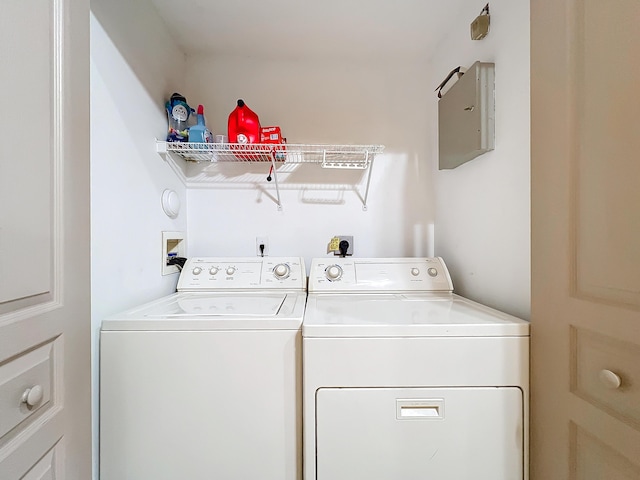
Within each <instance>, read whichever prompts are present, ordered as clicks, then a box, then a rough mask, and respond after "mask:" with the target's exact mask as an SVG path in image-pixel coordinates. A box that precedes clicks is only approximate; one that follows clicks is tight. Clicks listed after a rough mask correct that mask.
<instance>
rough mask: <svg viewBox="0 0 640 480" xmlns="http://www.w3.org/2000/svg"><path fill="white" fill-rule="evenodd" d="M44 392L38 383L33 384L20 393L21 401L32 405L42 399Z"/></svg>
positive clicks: (29, 405)
mask: <svg viewBox="0 0 640 480" xmlns="http://www.w3.org/2000/svg"><path fill="white" fill-rule="evenodd" d="M43 396H44V392H43V390H42V387H41V386H40V385H34V386H33V387H31V388H27V389H26V390H25V391H24V393H23V394H22V399H21V402H22V403H26V404H27V406H28V407H34V406H36V405H37V404H38V403H40V401H41V400H42V397H43Z"/></svg>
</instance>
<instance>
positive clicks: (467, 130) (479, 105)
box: [438, 62, 495, 170]
mask: <svg viewBox="0 0 640 480" xmlns="http://www.w3.org/2000/svg"><path fill="white" fill-rule="evenodd" d="M494 72H495V64H493V63H484V62H476V63H474V64H473V65H472V66H471V67H470V68H469V69H468V70H467V71H466V72H465V73H464V75H462V77H460V78H459V80H458V81H457V82H456V83H455V84H454V85H453V86H452V87H451V88H450V89H449V90H448V91H447V92H446V93H445V94H444V95H443V96H442V98H441V99H440V100H439V102H438V146H439V169H440V170H445V169H451V168H456V167H458V166H460V165H462V164H463V163H466V162H468V161H469V160H472V159H474V158H476V157H477V156H478V155H482V154H483V153H485V152H488V151H490V150H493V149H494V148H495V94H494V91H495V82H494V76H495V73H494Z"/></svg>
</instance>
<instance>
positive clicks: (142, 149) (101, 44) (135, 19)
mask: <svg viewBox="0 0 640 480" xmlns="http://www.w3.org/2000/svg"><path fill="white" fill-rule="evenodd" d="M91 8H92V17H91V218H92V221H91V254H92V261H91V268H92V276H91V281H92V287H91V292H92V294H91V297H92V298H91V300H92V302H91V303H92V315H91V316H92V320H91V321H92V332H93V347H94V348H93V362H92V363H93V367H92V368H93V397H94V400H93V406H94V415H93V429H94V478H98V477H97V466H98V451H97V448H98V444H97V439H98V416H97V408H98V384H99V369H98V358H99V357H98V355H99V329H100V324H101V321H102V319H103V318H104V317H105V316H108V315H109V314H112V313H115V312H117V311H120V310H123V309H125V308H128V307H131V306H134V305H136V304H139V303H142V302H145V301H148V300H151V299H154V298H158V297H160V296H162V295H165V294H168V293H171V292H173V291H175V285H176V282H177V275H175V274H174V275H171V276H165V277H163V276H162V275H161V260H160V259H161V232H162V231H163V230H179V231H185V229H186V216H187V215H186V209H185V208H184V206H185V203H186V195H185V189H184V187H183V186H182V185H181V184H180V182H179V181H178V180H177V178H176V176H175V175H174V174H173V172H172V171H171V169H170V168H169V167H168V165H167V164H166V163H165V162H164V161H163V159H162V158H161V157H160V156H159V155H158V154H157V153H156V152H155V142H154V138H155V137H158V138H164V135H165V132H166V123H167V122H166V116H165V114H164V111H163V107H162V106H163V103H164V100H165V99H166V98H167V97H168V96H169V95H170V94H171V93H172V91H173V89H176V88H179V87H180V85H181V84H182V81H181V78H180V76H179V73H180V72H181V69H182V66H183V65H184V56H183V55H182V54H181V53H180V52H179V50H178V49H177V48H176V47H175V46H174V44H173V42H172V40H171V38H169V37H168V36H167V35H166V34H165V31H164V26H163V24H162V22H161V21H160V19H159V18H158V17H156V16H154V10H153V8H151V7H150V6H149V5H148V4H147V2H146V1H142V0H136V1H135V2H127V1H125V0H118V1H114V0H103V1H102V0H101V1H95V0H94V1H92V3H91ZM169 60H170V61H171V62H172V68H169V67H168V65H167V62H168V61H169ZM166 188H170V189H174V190H175V191H177V192H178V194H179V195H180V197H181V199H182V204H183V209H182V212H181V213H180V215H179V216H178V218H177V219H175V220H171V219H169V218H168V217H167V216H166V215H165V214H164V213H163V211H162V208H161V203H160V198H161V194H162V192H163V190H164V189H166Z"/></svg>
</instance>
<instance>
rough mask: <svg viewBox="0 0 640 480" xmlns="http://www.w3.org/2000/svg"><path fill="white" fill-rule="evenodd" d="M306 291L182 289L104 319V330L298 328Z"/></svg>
mask: <svg viewBox="0 0 640 480" xmlns="http://www.w3.org/2000/svg"><path fill="white" fill-rule="evenodd" d="M304 304H305V293H304V292H282V291H280V292H255V293H254V292H221V293H217V292H179V293H174V294H173V295H169V296H167V297H163V298H161V299H159V300H156V301H154V302H150V303H147V304H144V305H141V306H139V307H136V308H133V309H131V310H128V311H126V312H123V313H121V314H119V315H115V316H113V317H110V318H107V319H105V320H104V321H103V322H102V330H247V329H251V330H256V329H257V330H263V329H290V328H299V327H300V324H301V323H302V316H303V314H304Z"/></svg>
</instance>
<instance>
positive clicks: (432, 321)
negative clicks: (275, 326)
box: [302, 293, 529, 338]
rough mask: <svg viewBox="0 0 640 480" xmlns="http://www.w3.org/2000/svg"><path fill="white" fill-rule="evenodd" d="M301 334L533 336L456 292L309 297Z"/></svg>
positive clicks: (520, 325)
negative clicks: (455, 293)
mask: <svg viewBox="0 0 640 480" xmlns="http://www.w3.org/2000/svg"><path fill="white" fill-rule="evenodd" d="M302 335H303V337H307V338H309V337H361V338H362V337H471V336H473V337H478V336H482V337H496V336H528V335H529V322H526V321H524V320H521V319H519V318H516V317H513V316H511V315H508V314H506V313H503V312H499V311H497V310H494V309H492V308H489V307H487V306H484V305H481V304H479V303H476V302H473V301H471V300H468V299H466V298H463V297H460V296H458V295H454V294H446V293H441V294H428V293H424V294H410V293H408V294H400V293H398V294H370V295H365V294H342V295H323V294H310V295H309V298H308V300H307V310H306V313H305V319H304V323H303V325H302Z"/></svg>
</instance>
